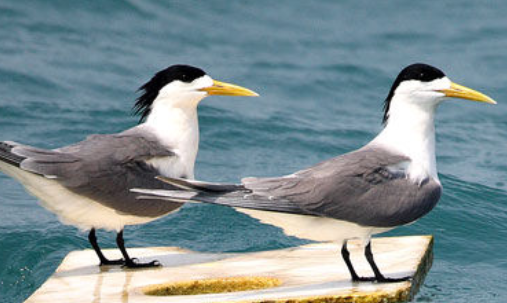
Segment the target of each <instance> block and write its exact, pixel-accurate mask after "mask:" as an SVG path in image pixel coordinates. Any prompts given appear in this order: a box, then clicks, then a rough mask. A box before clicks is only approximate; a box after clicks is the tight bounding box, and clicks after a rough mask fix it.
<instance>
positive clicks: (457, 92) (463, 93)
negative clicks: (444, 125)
mask: <svg viewBox="0 0 507 303" xmlns="http://www.w3.org/2000/svg"><path fill="white" fill-rule="evenodd" d="M441 92H442V93H444V94H445V96H446V97H452V98H461V99H467V100H472V101H478V102H486V103H490V104H496V101H495V100H493V99H491V98H490V97H488V96H486V95H485V94H482V93H479V92H478V91H475V90H473V89H470V88H468V87H465V86H462V85H459V84H456V83H454V82H451V88H449V89H442V90H441Z"/></svg>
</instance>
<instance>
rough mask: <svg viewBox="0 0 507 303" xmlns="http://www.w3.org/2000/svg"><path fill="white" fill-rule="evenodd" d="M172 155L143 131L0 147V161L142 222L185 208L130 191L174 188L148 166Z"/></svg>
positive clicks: (11, 143) (138, 129) (7, 144)
mask: <svg viewBox="0 0 507 303" xmlns="http://www.w3.org/2000/svg"><path fill="white" fill-rule="evenodd" d="M171 156H174V153H173V152H172V151H171V150H169V149H168V148H167V147H164V146H161V145H160V144H159V143H158V141H157V140H156V138H155V137H154V135H153V134H150V133H149V132H148V131H145V130H143V129H140V128H132V129H130V130H127V131H125V132H122V133H119V134H108V135H92V136H89V137H88V138H87V139H86V140H84V141H82V142H79V143H76V144H73V145H69V146H66V147H62V148H59V149H54V150H46V149H40V148H35V147H32V146H28V145H22V144H18V143H15V142H2V143H0V160H2V161H5V162H7V163H9V164H12V165H15V166H17V167H19V168H21V169H23V170H25V171H29V172H31V173H34V174H37V175H41V176H43V177H45V178H49V179H52V180H54V181H55V182H58V183H60V184H61V185H63V186H64V187H65V188H67V189H68V190H70V191H72V192H73V193H76V194H78V195H82V196H84V197H87V198H90V199H92V200H95V201H96V202H98V203H100V204H102V205H104V206H107V207H110V208H112V209H114V210H116V211H117V212H119V213H121V214H129V215H136V216H142V217H159V216H162V215H164V214H167V213H169V212H171V211H173V210H175V209H177V208H178V207H180V206H181V204H180V203H169V204H165V203H160V202H157V201H154V200H146V201H139V199H136V195H134V194H133V193H131V192H130V191H129V190H128V189H129V188H132V187H156V188H165V189H174V188H175V187H174V186H171V185H168V184H161V183H160V182H157V181H156V180H155V177H156V176H157V175H159V174H160V172H159V171H158V170H156V169H155V168H153V167H152V166H150V165H149V164H147V163H146V162H145V160H148V159H150V158H154V157H171ZM181 177H184V176H181ZM161 186H162V187H161Z"/></svg>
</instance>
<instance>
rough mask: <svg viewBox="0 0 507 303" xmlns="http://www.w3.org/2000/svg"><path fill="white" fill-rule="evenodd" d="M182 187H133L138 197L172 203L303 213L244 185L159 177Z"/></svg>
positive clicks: (292, 205)
mask: <svg viewBox="0 0 507 303" xmlns="http://www.w3.org/2000/svg"><path fill="white" fill-rule="evenodd" d="M157 178H158V179H159V180H161V181H164V182H166V183H168V184H171V185H174V186H176V187H177V188H180V189H181V190H152V189H139V188H135V189H131V191H133V192H136V193H139V194H142V195H140V196H139V197H138V198H141V197H142V198H143V199H161V200H166V201H172V202H179V203H182V202H194V203H195V202H201V203H208V204H218V205H223V206H229V207H238V208H247V209H255V210H266V211H277V212H285V213H301V212H302V210H301V208H300V207H299V206H297V205H295V204H294V203H291V202H290V201H289V200H287V199H285V198H281V197H272V196H265V195H259V194H256V193H255V192H252V191H251V190H250V189H247V188H245V187H244V186H243V185H236V184H219V183H207V182H201V181H192V180H185V179H176V178H166V177H157Z"/></svg>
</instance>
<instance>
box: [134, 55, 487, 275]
mask: <svg viewBox="0 0 507 303" xmlns="http://www.w3.org/2000/svg"><path fill="white" fill-rule="evenodd" d="M446 97H453V98H461V99H468V100H474V101H481V102H486V103H492V104H495V103H496V102H495V101H494V100H493V99H491V98H490V97H488V96H486V95H484V94H481V93H479V92H477V91H474V90H471V89H469V88H466V87H464V86H461V85H458V84H455V83H453V82H451V80H450V79H449V78H448V77H447V76H446V75H445V74H444V73H443V72H442V71H441V70H439V69H437V68H435V67H432V66H429V65H426V64H421V63H418V64H413V65H410V66H408V67H406V68H404V69H403V70H402V71H401V72H400V74H399V75H398V77H397V78H396V80H395V81H394V83H393V85H392V87H391V90H390V92H389V94H388V96H387V98H386V100H385V105H384V116H383V124H384V128H383V130H382V131H381V132H380V133H379V134H378V135H377V136H376V137H375V138H374V139H373V140H372V141H371V142H369V143H368V144H367V145H365V146H363V147H362V148H360V149H358V150H355V151H352V152H349V153H347V154H344V155H341V156H338V157H335V158H332V159H330V160H327V161H324V162H321V163H319V164H317V165H315V166H312V167H310V168H307V169H304V170H301V171H298V172H295V173H293V174H291V175H287V176H283V177H274V178H244V179H242V181H241V184H219V183H207V182H200V181H190V180H189V181H187V180H181V179H175V178H165V177H159V179H161V180H162V181H165V182H166V183H168V184H171V185H174V186H178V187H180V190H178V191H174V190H153V189H146V188H144V189H133V191H135V192H138V193H139V194H140V196H139V197H140V198H141V197H142V198H144V199H150V198H151V199H166V200H168V201H171V202H172V203H174V202H204V203H212V204H219V205H225V206H230V207H234V208H235V209H236V210H238V211H240V212H243V213H245V214H247V215H250V216H252V217H254V218H257V219H258V220H260V221H261V222H263V223H266V224H271V225H274V226H278V227H281V228H282V229H283V231H284V232H285V233H286V234H288V235H292V236H297V237H300V238H304V239H310V240H316V241H334V242H337V243H339V244H341V247H342V249H341V255H342V258H343V260H344V261H345V264H346V266H347V268H348V270H349V272H350V275H351V277H352V280H353V281H375V282H398V281H404V280H407V279H409V277H401V278H400V277H397V278H389V277H386V276H384V275H383V274H382V273H381V271H380V269H379V268H378V266H377V264H376V263H375V261H374V258H373V253H372V250H371V244H370V239H371V236H372V235H374V234H378V233H382V232H386V231H388V230H391V229H393V228H395V227H398V226H402V225H406V224H410V223H413V222H415V221H416V220H418V219H419V218H421V217H422V216H424V215H426V214H427V213H428V212H429V211H431V210H432V209H433V208H434V207H435V205H436V204H437V202H438V200H439V199H440V195H441V191H442V185H441V184H440V181H439V178H438V174H437V166H436V157H435V126H434V116H435V111H436V109H437V107H438V105H440V104H441V103H442V101H444V100H445V99H446ZM350 239H360V240H362V243H363V246H364V254H365V257H366V259H367V261H368V263H369V264H370V267H371V269H372V270H373V273H374V277H362V276H360V275H359V274H358V273H357V272H356V270H355V269H354V266H353V264H352V262H351V260H350V253H349V251H348V249H347V241H348V240H350Z"/></svg>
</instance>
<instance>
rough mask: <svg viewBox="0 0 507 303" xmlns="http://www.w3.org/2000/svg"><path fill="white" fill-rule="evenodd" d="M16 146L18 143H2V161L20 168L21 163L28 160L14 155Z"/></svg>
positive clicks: (0, 153)
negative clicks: (13, 150)
mask: <svg viewBox="0 0 507 303" xmlns="http://www.w3.org/2000/svg"><path fill="white" fill-rule="evenodd" d="M15 146H16V143H14V142H0V161H3V162H5V163H8V164H10V165H14V166H16V167H19V166H20V165H21V161H23V160H25V159H26V158H25V157H22V156H19V155H16V154H14V153H12V149H13V148H14V147H15Z"/></svg>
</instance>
